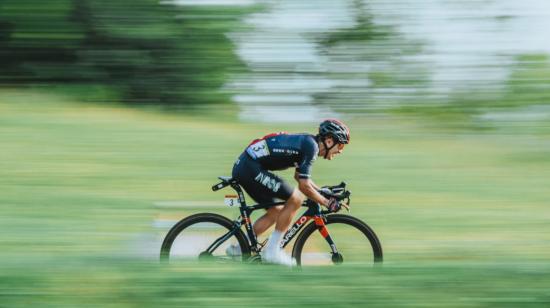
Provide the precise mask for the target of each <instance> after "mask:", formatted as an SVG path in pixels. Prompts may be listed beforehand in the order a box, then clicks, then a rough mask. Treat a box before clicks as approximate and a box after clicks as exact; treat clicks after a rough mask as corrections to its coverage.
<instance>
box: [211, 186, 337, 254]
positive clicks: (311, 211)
mask: <svg viewBox="0 0 550 308" xmlns="http://www.w3.org/2000/svg"><path fill="white" fill-rule="evenodd" d="M231 187H232V188H233V189H234V190H235V191H236V192H237V194H238V197H239V203H240V207H239V211H240V216H239V217H238V218H237V219H236V220H235V221H234V225H233V228H232V229H231V230H230V231H229V232H227V233H226V234H224V235H223V236H221V237H220V238H218V239H216V240H215V241H214V243H212V245H210V247H208V249H207V251H208V252H212V251H214V250H215V249H216V248H218V247H219V246H220V245H221V244H222V243H223V242H225V241H226V240H227V239H228V238H230V237H231V236H232V235H233V234H234V233H235V232H237V230H239V229H240V228H241V226H242V225H244V226H245V229H246V233H247V238H248V244H249V245H250V248H251V251H252V252H253V253H256V254H258V253H259V252H260V250H261V248H262V247H261V246H260V244H259V243H258V239H257V237H256V234H255V232H254V229H253V227H252V222H251V220H250V214H251V213H252V212H254V211H255V210H259V209H268V208H270V207H273V206H279V205H284V204H285V202H271V203H265V204H255V205H252V206H246V201H245V198H244V194H243V191H242V189H241V187H240V186H239V185H238V184H233V183H232V184H231ZM302 206H305V207H307V208H308V209H307V210H306V211H305V212H304V213H302V215H301V216H300V217H299V218H298V219H297V220H296V221H295V222H294V224H293V225H292V227H290V228H289V229H288V230H287V232H286V233H285V234H284V236H283V240H282V241H281V248H285V247H286V245H287V244H288V243H290V241H292V239H293V238H294V237H295V236H296V235H297V234H298V233H299V232H300V230H301V229H302V228H303V227H304V226H305V225H306V223H307V222H308V221H310V220H312V219H313V221H314V223H315V225H317V229H318V230H319V232H320V233H321V235H322V236H323V237H324V238H325V240H326V241H327V243H328V244H329V246H330V247H331V250H332V253H333V254H336V253H338V251H337V249H336V245H335V244H334V241H333V240H332V238H331V237H330V234H329V232H328V229H327V227H326V225H325V218H324V215H325V214H327V213H329V212H328V211H322V210H321V206H319V204H317V203H314V202H308V201H307V200H306V201H305V202H304V203H303V204H302Z"/></svg>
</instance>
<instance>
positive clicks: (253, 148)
mask: <svg viewBox="0 0 550 308" xmlns="http://www.w3.org/2000/svg"><path fill="white" fill-rule="evenodd" d="M246 152H247V153H248V154H249V155H250V156H251V157H252V158H254V159H256V158H260V157H264V156H267V155H269V148H268V147H267V142H266V141H265V140H260V141H258V142H256V143H253V144H251V145H249V146H248V148H247V149H246Z"/></svg>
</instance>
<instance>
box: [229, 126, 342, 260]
mask: <svg viewBox="0 0 550 308" xmlns="http://www.w3.org/2000/svg"><path fill="white" fill-rule="evenodd" d="M349 140H350V133H349V128H348V127H347V126H346V125H345V124H344V123H342V122H340V121H338V120H335V119H328V120H325V121H323V122H321V124H320V125H319V133H318V134H317V135H311V134H287V133H285V132H281V133H274V134H269V135H266V136H264V137H263V138H261V139H256V140H254V141H252V142H251V143H250V144H249V145H248V146H247V147H246V149H245V151H244V152H243V153H242V154H241V155H240V156H239V158H238V159H237V161H236V162H235V165H234V166H233V173H232V176H233V178H235V179H236V180H237V181H238V182H239V183H240V185H241V186H242V187H243V188H244V190H245V191H246V192H247V193H248V194H249V195H250V197H252V199H254V201H256V202H257V203H267V202H275V199H281V200H284V201H286V202H285V204H284V206H278V207H272V208H269V209H268V210H267V213H266V214H264V215H263V216H262V217H260V218H259V219H258V220H256V222H255V223H254V232H255V233H256V235H259V234H261V233H263V232H265V231H266V230H267V229H268V228H269V227H271V226H272V225H273V224H274V223H276V224H275V230H274V231H273V233H272V234H271V236H270V237H269V239H268V241H267V244H266V247H265V248H264V249H263V251H262V259H263V260H264V261H266V262H269V263H276V264H283V265H289V266H292V265H294V264H295V260H293V259H292V258H291V257H290V256H289V255H287V254H286V253H285V252H284V251H283V250H282V249H281V248H280V243H281V239H282V236H283V234H284V233H285V232H286V231H287V230H288V228H289V227H290V225H291V223H292V218H293V217H294V215H295V214H296V212H297V211H298V210H299V208H300V206H301V205H302V202H303V201H304V196H303V195H305V196H306V197H307V198H309V199H311V200H313V201H315V202H317V203H319V204H321V205H324V206H326V207H327V208H328V209H329V210H331V211H338V210H339V209H340V206H341V205H340V204H339V202H338V201H337V200H336V199H334V198H330V199H327V198H325V197H323V196H322V195H321V194H320V193H319V192H318V190H319V187H318V186H317V185H315V183H314V182H313V181H312V180H311V167H312V164H313V162H314V161H315V159H316V158H317V156H322V157H323V158H324V159H328V160H332V159H333V158H334V157H335V156H336V155H338V154H340V153H342V151H343V150H344V146H345V145H346V144H348V143H349ZM290 167H295V168H296V172H295V173H294V178H295V179H296V181H297V182H298V189H295V188H294V187H293V186H291V185H290V184H288V183H287V182H286V181H284V180H283V179H282V178H280V177H279V176H277V175H276V174H274V173H272V172H271V171H275V170H284V169H288V168H290ZM300 192H301V193H300ZM302 194H303V195H302ZM234 248H235V247H234V246H233V247H232V246H230V247H229V248H228V254H233V253H232V252H231V250H240V249H238V247H236V248H237V249H234Z"/></svg>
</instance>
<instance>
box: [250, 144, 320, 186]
mask: <svg viewBox="0 0 550 308" xmlns="http://www.w3.org/2000/svg"><path fill="white" fill-rule="evenodd" d="M245 152H246V153H248V155H249V156H250V157H251V158H252V159H254V160H255V161H257V162H259V163H260V165H261V166H262V167H263V168H265V169H267V170H283V169H287V168H290V167H296V172H298V176H299V178H301V179H307V178H310V177H311V165H312V164H313V162H314V161H315V159H316V158H317V155H318V154H319V146H318V145H317V140H316V138H315V136H313V135H310V134H287V133H275V134H270V135H267V136H264V137H263V138H261V139H256V140H254V141H252V143H250V145H249V146H248V147H247V148H246V150H245Z"/></svg>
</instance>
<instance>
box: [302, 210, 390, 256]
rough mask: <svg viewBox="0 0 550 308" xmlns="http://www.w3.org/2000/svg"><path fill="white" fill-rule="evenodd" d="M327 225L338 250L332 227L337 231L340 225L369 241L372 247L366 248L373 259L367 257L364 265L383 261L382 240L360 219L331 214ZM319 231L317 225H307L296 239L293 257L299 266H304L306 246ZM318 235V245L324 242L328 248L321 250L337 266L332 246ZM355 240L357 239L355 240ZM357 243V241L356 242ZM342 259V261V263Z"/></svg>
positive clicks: (327, 219) (327, 218) (327, 217)
mask: <svg viewBox="0 0 550 308" xmlns="http://www.w3.org/2000/svg"><path fill="white" fill-rule="evenodd" d="M325 224H326V225H327V229H328V231H329V234H331V237H332V239H333V240H334V243H335V245H336V247H337V248H339V245H338V239H337V238H334V236H333V233H332V232H331V227H333V228H332V229H335V228H334V227H335V226H336V225H339V226H344V225H345V226H346V228H345V229H349V230H353V229H355V230H357V231H359V232H360V233H361V234H363V235H364V236H365V237H366V238H367V239H368V244H367V245H370V247H371V249H368V248H365V249H367V250H368V251H369V254H371V255H372V259H371V260H369V259H368V258H369V257H368V256H365V260H364V264H371V263H372V264H375V263H381V262H382V261H383V253H382V245H381V244H380V240H379V239H378V236H376V233H374V231H373V230H372V229H371V228H370V227H369V226H368V225H367V224H366V223H364V222H363V221H362V220H360V219H358V218H355V217H353V216H349V215H343V214H329V215H327V216H326V223H325ZM317 230H318V228H317V226H316V225H315V223H314V222H312V223H310V224H309V225H307V226H306V227H305V228H304V230H303V231H302V232H300V234H299V235H298V237H297V238H296V242H295V244H294V247H293V249H292V257H294V258H295V259H296V263H297V265H299V266H302V265H304V264H303V263H304V262H303V261H304V258H303V257H304V246H305V245H306V244H307V242H308V240H309V241H310V242H311V241H313V240H312V239H313V238H312V237H311V236H312V235H313V234H314V232H316V231H317ZM316 233H317V234H319V236H318V237H317V239H316V241H317V243H318V245H322V244H321V243H322V242H324V246H326V247H322V248H320V249H324V250H325V251H326V255H327V258H328V256H330V261H332V264H336V263H338V262H336V261H335V260H334V259H332V257H333V256H332V254H331V249H330V246H329V245H328V243H327V242H326V240H325V239H324V238H323V237H322V236H321V235H320V233H319V232H316ZM353 240H355V239H353ZM355 241H356V240H355ZM354 245H356V247H357V243H354ZM358 248H362V247H358ZM338 251H339V252H340V249H338ZM340 258H343V262H345V261H346V256H345V255H343V256H342V255H340ZM359 258H362V256H359ZM341 260H342V259H340V261H341ZM327 263H329V264H330V262H328V261H327ZM360 263H363V261H362V259H360Z"/></svg>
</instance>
